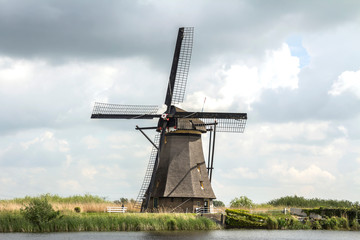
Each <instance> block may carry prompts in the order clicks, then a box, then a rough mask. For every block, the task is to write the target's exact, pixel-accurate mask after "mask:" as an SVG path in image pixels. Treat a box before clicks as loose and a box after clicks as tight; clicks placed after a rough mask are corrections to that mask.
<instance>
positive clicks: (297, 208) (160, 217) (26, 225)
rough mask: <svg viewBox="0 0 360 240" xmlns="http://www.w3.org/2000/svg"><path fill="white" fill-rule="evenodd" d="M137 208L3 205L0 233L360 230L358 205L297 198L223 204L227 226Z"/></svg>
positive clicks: (82, 203) (42, 202) (54, 202)
mask: <svg viewBox="0 0 360 240" xmlns="http://www.w3.org/2000/svg"><path fill="white" fill-rule="evenodd" d="M119 205H120V206H121V205H125V206H127V207H128V211H129V212H127V213H106V212H104V209H105V208H106V207H107V206H119ZM131 205H132V204H131V201H130V202H128V200H127V199H120V201H116V202H110V201H106V200H104V199H103V198H100V197H97V196H91V195H85V196H73V197H68V198H61V197H58V196H56V195H49V194H47V195H42V196H40V197H25V198H21V199H13V200H0V232H68V231H168V230H214V229H220V228H223V227H225V228H247V229H315V230H316V229H327V230H360V226H359V218H360V208H359V204H358V202H356V203H351V202H348V201H333V200H326V201H325V200H321V199H308V200H307V199H304V198H302V197H297V196H294V197H284V198H280V199H276V200H272V201H270V202H269V203H266V204H254V203H252V201H251V200H250V199H248V198H247V197H244V196H242V197H240V198H235V199H234V200H233V201H231V207H232V208H233V209H225V207H220V206H221V205H223V204H219V205H220V206H219V207H218V209H220V210H222V211H221V212H222V213H223V214H225V215H226V218H225V219H226V221H225V226H220V225H218V224H217V223H215V222H214V221H212V220H210V219H208V218H206V217H205V216H206V214H204V216H201V215H196V214H189V213H188V214H185V213H137V212H135V211H138V210H136V209H132V208H131ZM320 205H323V206H324V205H325V206H326V207H319V206H320ZM310 206H312V207H310ZM284 209H286V211H283V210H284ZM220 214H221V213H220Z"/></svg>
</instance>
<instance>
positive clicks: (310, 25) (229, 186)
mask: <svg viewBox="0 0 360 240" xmlns="http://www.w3.org/2000/svg"><path fill="white" fill-rule="evenodd" d="M182 26H193V27H195V33H194V48H193V54H192V62H191V67H190V73H189V78H188V86H187V90H186V96H185V101H184V103H183V104H182V105H181V106H182V107H183V108H185V109H187V110H193V111H200V110H201V108H202V106H203V102H204V98H205V97H206V103H205V106H204V110H205V111H231V112H247V113H248V122H247V126H246V130H245V132H244V133H243V134H234V133H219V134H217V142H216V153H215V163H214V167H215V170H214V176H213V188H214V191H215V194H216V196H217V198H218V199H219V200H222V201H224V202H225V203H229V201H230V200H231V199H233V198H234V197H238V196H242V195H246V196H248V197H249V198H251V199H252V200H253V201H254V202H256V203H263V202H267V201H269V200H271V199H274V198H279V197H282V196H286V195H294V194H296V195H299V196H304V197H308V198H313V197H319V198H326V199H347V200H350V201H359V200H360V147H359V146H360V124H359V122H360V47H359V42H360V2H359V1H357V0H353V1H352V0H345V1H331V0H329V1H325V0H312V1H285V0H274V1H267V0H251V1H250V0H238V1H231V0H228V1H191V0H185V1H166V0H163V1H161V0H159V1H155V0H154V1H152V0H137V1H134V0H128V1H126V0H123V1H116V0H107V1H96V2H95V1H85V0H84V1H81V0H78V1H66V0H52V1H45V0H44V1H41V0H36V1H35V0H0V103H1V104H0V112H1V118H0V170H1V174H0V199H8V198H14V197H23V196H25V195H32V196H33V195H38V194H43V193H52V194H59V195H61V196H69V195H75V194H85V193H90V194H95V195H99V196H103V197H107V199H109V200H115V199H118V198H120V197H127V198H136V196H137V193H138V191H139V189H140V186H141V183H142V178H143V176H144V173H145V168H146V165H147V162H148V159H149V156H150V151H151V145H150V144H149V143H148V141H147V140H146V139H145V138H144V137H143V136H142V135H141V134H140V133H139V132H137V131H136V130H134V128H135V126H136V125H140V126H153V125H154V124H156V122H153V121H150V120H141V121H135V120H130V121H126V120H91V119H90V115H91V112H92V107H93V104H94V102H95V101H100V102H109V103H119V104H155V105H160V106H161V104H162V103H163V102H164V98H165V90H166V84H167V81H168V76H169V72H170V65H171V59H172V55H173V50H174V45H175V40H176V34H177V29H178V28H179V27H182ZM148 134H149V135H151V136H153V135H154V133H153V132H148ZM207 140H208V136H206V135H203V141H204V147H205V148H207V144H206V143H207ZM205 152H207V151H205ZM205 157H206V156H205Z"/></svg>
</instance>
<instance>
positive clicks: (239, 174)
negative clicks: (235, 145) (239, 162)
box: [222, 167, 258, 179]
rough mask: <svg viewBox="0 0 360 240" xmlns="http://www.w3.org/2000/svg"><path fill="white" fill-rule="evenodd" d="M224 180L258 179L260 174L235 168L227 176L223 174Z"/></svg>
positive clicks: (247, 169) (246, 169)
mask: <svg viewBox="0 0 360 240" xmlns="http://www.w3.org/2000/svg"><path fill="white" fill-rule="evenodd" d="M222 178H229V179H239V178H240V179H241V178H244V179H257V178H258V173H256V172H253V171H251V170H250V169H249V168H242V167H239V168H235V169H230V170H229V171H228V172H226V174H224V173H223V174H222Z"/></svg>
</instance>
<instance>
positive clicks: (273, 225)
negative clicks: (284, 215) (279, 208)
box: [266, 217, 279, 229]
mask: <svg viewBox="0 0 360 240" xmlns="http://www.w3.org/2000/svg"><path fill="white" fill-rule="evenodd" d="M266 226H267V229H278V226H279V225H278V221H277V220H276V219H275V218H273V217H268V219H267V220H266Z"/></svg>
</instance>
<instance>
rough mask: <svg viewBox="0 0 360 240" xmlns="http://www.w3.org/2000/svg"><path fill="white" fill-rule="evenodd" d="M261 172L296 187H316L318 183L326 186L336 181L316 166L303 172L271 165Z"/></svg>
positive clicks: (332, 176) (311, 166) (293, 168)
mask: <svg viewBox="0 0 360 240" xmlns="http://www.w3.org/2000/svg"><path fill="white" fill-rule="evenodd" d="M261 172H262V173H263V174H266V172H269V173H270V175H271V176H273V177H274V178H276V179H277V180H278V181H279V182H285V183H290V184H296V185H298V184H300V185H305V184H314V185H318V184H319V183H326V184H328V183H329V181H334V180H336V177H335V176H334V175H332V174H331V173H329V172H328V171H326V170H323V169H321V168H319V167H318V166H316V165H310V166H309V167H307V168H306V169H303V170H299V169H296V168H295V167H286V166H284V165H273V166H271V167H270V168H269V169H262V170H261Z"/></svg>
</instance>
